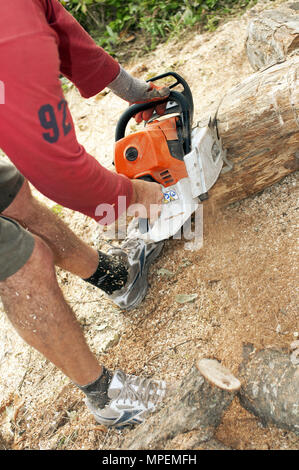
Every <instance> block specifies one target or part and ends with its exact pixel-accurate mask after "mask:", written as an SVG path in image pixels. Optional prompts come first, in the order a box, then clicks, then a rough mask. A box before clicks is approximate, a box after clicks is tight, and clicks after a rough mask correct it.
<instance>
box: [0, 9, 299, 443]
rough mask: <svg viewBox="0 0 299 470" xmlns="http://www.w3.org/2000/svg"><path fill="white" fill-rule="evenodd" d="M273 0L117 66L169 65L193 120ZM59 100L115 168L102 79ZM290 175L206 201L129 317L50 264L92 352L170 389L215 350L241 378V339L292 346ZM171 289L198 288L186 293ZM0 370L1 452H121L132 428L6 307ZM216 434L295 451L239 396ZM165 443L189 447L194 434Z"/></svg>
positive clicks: (115, 111)
mask: <svg viewBox="0 0 299 470" xmlns="http://www.w3.org/2000/svg"><path fill="white" fill-rule="evenodd" d="M280 3H284V2H281V1H278V2H267V1H264V2H260V3H259V4H258V5H257V6H256V7H254V8H253V9H252V10H249V11H247V12H246V13H245V14H244V15H243V16H242V17H238V18H235V19H232V20H230V21H228V22H225V23H224V24H223V25H222V26H220V28H219V29H218V30H217V31H216V32H212V33H204V34H200V33H194V35H193V37H189V38H188V39H186V41H185V42H180V43H176V42H171V43H167V44H164V45H161V46H160V47H159V48H158V49H157V50H156V51H154V52H153V53H151V54H150V55H148V56H146V57H143V58H142V60H140V59H139V60H138V63H137V62H135V63H134V62H131V63H130V64H123V65H125V66H126V68H127V69H128V70H131V71H132V72H133V73H134V74H135V75H136V76H139V77H141V78H145V79H147V78H148V77H150V76H152V75H154V74H158V73H162V72H164V71H167V70H175V71H177V72H178V73H180V74H181V75H183V76H184V77H185V78H186V79H187V80H188V83H189V85H190V87H191V89H192V92H193V96H194V103H195V122H196V120H198V119H200V117H202V116H204V115H206V114H207V113H208V112H211V113H212V112H213V110H214V109H215V108H216V106H217V104H218V103H219V101H220V99H221V98H222V96H223V95H224V94H225V93H226V91H227V90H229V89H230V88H231V87H232V86H234V85H236V84H237V83H239V82H240V81H241V80H242V79H243V78H245V77H247V76H248V75H250V74H251V73H253V71H252V69H251V67H250V65H249V63H248V61H247V58H246V54H245V51H244V41H245V37H246V28H247V24H248V22H249V21H250V19H251V18H252V17H253V16H254V15H255V14H257V13H258V11H260V10H261V9H265V8H267V7H268V8H269V6H270V7H272V6H273V5H276V4H280ZM67 99H68V102H69V105H70V108H71V111H72V113H73V117H74V120H75V125H76V129H77V135H78V140H79V141H80V143H82V144H83V145H84V146H85V147H86V149H87V150H88V151H89V152H90V153H91V154H92V155H94V156H95V157H96V158H97V159H98V160H99V161H100V162H101V163H102V164H103V165H105V166H108V167H110V168H111V160H112V155H113V137H114V130H115V125H116V123H117V120H118V118H119V116H120V114H121V112H122V111H123V110H124V109H125V108H126V106H127V105H126V103H124V102H122V101H121V100H120V99H119V98H117V97H115V96H113V95H112V93H107V90H106V92H104V93H101V94H100V95H98V96H97V97H95V98H92V99H89V100H83V99H82V98H81V97H80V96H79V94H78V92H77V90H76V89H74V88H72V89H71V90H70V91H69V92H67ZM297 180H298V174H292V175H290V176H288V177H286V178H285V179H284V180H283V181H281V182H279V183H278V184H275V185H274V186H272V187H271V188H268V189H266V190H264V191H263V192H262V193H260V194H258V195H256V196H254V197H251V198H248V199H246V200H244V201H242V202H239V203H236V204H233V205H231V206H229V207H227V208H226V209H225V210H222V211H221V212H219V211H218V212H217V211H216V212H214V213H213V214H211V213H209V212H208V211H207V210H204V243H203V247H202V248H201V249H200V250H198V251H189V250H186V249H185V243H184V241H180V240H168V241H167V242H165V246H164V249H163V252H162V254H161V256H160V257H159V259H158V260H157V261H156V263H155V264H154V265H153V266H152V268H151V270H150V274H149V281H150V289H149V292H148V294H147V296H146V299H145V301H144V302H143V304H142V305H141V306H140V307H139V308H137V309H135V310H133V311H132V312H129V313H125V314H124V313H123V312H121V311H120V310H119V309H118V308H117V307H116V306H114V305H113V304H112V303H111V302H110V301H109V300H107V299H106V298H105V296H104V295H103V294H102V293H101V292H100V291H99V290H96V289H95V288H93V287H92V286H87V285H86V284H85V283H84V282H83V281H82V280H80V279H78V278H76V277H74V276H72V275H71V274H69V273H65V272H63V271H60V270H58V271H57V275H58V280H59V284H60V286H61V288H62V290H63V292H64V295H65V298H66V299H67V301H68V302H69V303H70V305H71V306H72V307H73V309H74V311H75V313H76V316H77V318H78V320H79V322H80V324H81V325H82V328H83V330H84V332H85V334H86V338H87V341H88V343H89V344H90V347H91V349H92V350H93V351H94V352H95V353H96V354H97V356H98V358H99V360H100V361H102V362H103V363H105V365H106V366H107V367H109V368H111V369H115V368H123V369H124V370H125V371H127V372H130V373H135V374H145V375H147V376H153V377H156V378H163V379H165V380H166V381H167V382H168V383H170V384H172V385H173V386H175V384H176V383H179V382H180V381H181V379H182V378H183V377H184V375H185V374H186V372H187V371H188V370H189V369H190V368H191V365H192V364H193V362H194V361H195V360H197V359H198V358H202V357H215V358H217V359H218V360H220V361H221V362H222V364H224V365H225V366H226V367H228V368H229V369H230V370H231V371H232V372H233V373H234V374H235V375H236V376H238V367H239V365H240V363H241V362H242V350H243V345H244V344H246V343H252V344H253V345H254V347H255V348H256V349H259V348H270V347H279V348H286V349H289V347H290V344H291V342H292V341H294V340H296V339H298V335H299V316H298V295H297V289H298V270H297V266H298V261H297V254H298V252H297V240H296V235H297V233H296V229H297V226H298V212H297V209H298V208H297V204H298V185H297ZM37 197H39V198H40V199H41V200H44V202H45V203H46V204H48V205H49V206H50V207H53V206H54V203H53V202H52V201H48V200H46V199H45V198H43V197H42V196H41V195H40V194H37ZM58 212H59V214H58V216H59V217H62V218H63V219H64V220H65V221H66V222H67V223H68V224H69V225H70V226H71V227H72V229H73V230H74V231H75V232H76V233H77V234H79V235H80V236H81V237H82V238H83V239H85V240H86V241H87V242H88V243H90V244H92V245H94V246H95V247H97V248H101V249H104V250H105V249H106V248H107V246H108V245H107V243H106V242H105V241H103V239H101V238H100V233H99V229H98V227H97V225H96V223H95V222H94V221H92V220H90V219H88V218H87V217H85V216H83V215H81V214H78V213H73V212H72V211H70V210H67V209H62V210H58ZM178 294H197V297H196V298H195V299H193V302H190V303H185V304H180V303H178V302H177V300H176V299H177V298H176V296H177V295H178ZM0 378H1V380H0V449H19V450H22V449H37V450H38V449H118V448H120V446H121V443H122V440H123V437H124V435H126V433H127V432H129V431H128V430H126V431H115V430H108V429H106V428H105V427H103V426H99V425H97V424H96V422H95V421H94V419H93V417H92V416H91V415H90V414H89V412H88V411H87V409H86V407H85V405H84V402H83V396H82V394H81V392H79V391H78V390H77V389H76V387H75V386H74V385H73V384H72V383H70V381H69V379H67V378H66V377H64V376H63V374H62V373H61V372H60V371H58V370H57V369H56V368H55V367H54V366H53V365H52V364H50V363H49V362H48V361H47V360H45V359H44V358H43V357H42V356H41V355H40V354H39V353H37V352H36V351H34V350H32V349H31V348H30V347H29V346H27V345H26V344H25V343H24V342H23V341H22V340H21V339H20V338H19V337H18V335H17V334H16V332H15V331H14V329H13V328H12V326H11V325H10V323H9V322H8V320H7V318H6V316H5V314H4V312H3V311H2V309H1V308H0ZM215 437H216V438H217V439H218V440H219V441H220V442H222V443H223V444H225V445H226V446H228V447H231V448H233V449H241V450H242V449H271V450H272V449H298V448H299V439H298V437H296V436H295V434H293V433H291V432H288V431H285V430H282V429H278V428H275V427H274V426H273V427H263V426H262V424H261V423H260V422H259V420H258V419H257V418H255V417H254V416H253V415H251V414H250V413H248V412H247V411H245V410H244V409H243V408H242V407H241V406H240V404H239V402H238V399H237V398H235V399H234V401H233V402H232V404H231V406H230V407H229V408H228V410H227V411H226V412H225V414H224V416H223V420H222V422H221V424H220V426H219V428H218V429H217V432H216V436H215ZM168 448H172V449H191V448H192V433H190V435H189V434H186V436H184V439H180V440H178V439H174V441H173V442H171V443H170V444H168Z"/></svg>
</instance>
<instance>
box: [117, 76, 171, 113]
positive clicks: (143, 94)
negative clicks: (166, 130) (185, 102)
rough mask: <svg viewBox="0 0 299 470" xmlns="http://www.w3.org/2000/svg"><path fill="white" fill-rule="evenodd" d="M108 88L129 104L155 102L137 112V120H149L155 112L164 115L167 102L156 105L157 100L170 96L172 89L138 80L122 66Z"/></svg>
mask: <svg viewBox="0 0 299 470" xmlns="http://www.w3.org/2000/svg"><path fill="white" fill-rule="evenodd" d="M108 88H109V89H110V90H111V91H112V92H113V93H114V94H115V95H117V96H119V97H120V98H122V99H123V100H125V101H128V102H129V104H130V105H131V104H135V103H148V102H151V101H152V102H153V107H152V108H150V109H147V110H146V111H143V112H141V113H138V114H136V116H135V119H136V121H137V122H141V121H148V120H149V119H150V117H151V116H152V114H153V112H154V111H156V112H157V114H159V115H163V114H164V112H165V108H166V102H165V103H162V104H159V105H157V106H155V101H160V100H161V99H163V98H167V97H168V96H169V93H170V90H169V88H167V87H158V86H156V85H154V84H153V83H151V82H144V81H143V80H138V79H137V78H134V77H132V76H131V75H130V74H128V73H127V72H126V71H125V70H124V69H123V68H122V67H120V72H119V74H118V76H117V77H116V78H115V79H114V80H113V82H111V83H110V84H109V85H108Z"/></svg>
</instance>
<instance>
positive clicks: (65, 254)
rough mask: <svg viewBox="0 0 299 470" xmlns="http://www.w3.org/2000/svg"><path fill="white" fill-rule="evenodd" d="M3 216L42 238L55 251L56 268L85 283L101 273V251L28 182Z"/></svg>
mask: <svg viewBox="0 0 299 470" xmlns="http://www.w3.org/2000/svg"><path fill="white" fill-rule="evenodd" d="M3 215H5V216H7V217H11V218H12V219H14V220H16V221H18V222H19V223H20V224H21V225H22V226H23V227H25V228H26V229H29V231H30V232H31V233H33V234H36V235H38V236H39V237H40V238H42V239H43V240H44V241H45V242H46V243H47V245H48V246H49V247H50V248H51V250H52V252H53V255H54V264H55V265H56V266H59V267H61V268H63V269H65V270H66V271H70V272H71V273H73V274H75V275H77V276H80V277H81V278H83V279H86V278H88V277H90V276H91V275H92V274H93V273H94V272H95V270H96V269H97V266H98V263H99V261H98V253H97V251H96V250H94V249H93V248H92V247H90V246H89V245H88V244H87V243H85V242H83V241H82V240H81V239H80V238H79V237H77V235H75V234H74V232H72V230H71V229H70V228H69V227H68V226H67V225H66V224H65V223H64V222H63V221H62V220H61V218H60V217H58V216H56V215H55V214H53V212H52V211H51V210H50V209H48V208H47V207H46V206H45V205H43V204H41V203H40V202H39V201H37V199H35V198H34V197H33V196H32V194H31V191H30V187H29V184H28V182H27V181H25V182H24V184H23V186H22V188H21V189H20V191H19V193H18V194H17V196H16V197H15V199H14V200H13V202H12V203H11V204H10V206H9V207H8V208H7V209H6V210H5V211H4V212H3Z"/></svg>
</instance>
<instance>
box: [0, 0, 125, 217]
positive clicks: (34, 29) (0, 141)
mask: <svg viewBox="0 0 299 470" xmlns="http://www.w3.org/2000/svg"><path fill="white" fill-rule="evenodd" d="M119 70H120V68H119V64H118V63H117V62H116V61H115V60H114V59H113V58H112V57H111V56H109V55H108V54H107V53H106V52H105V51H104V50H103V49H101V48H100V47H98V46H97V45H96V44H95V42H94V41H93V40H92V39H91V38H90V36H89V35H88V34H87V33H86V32H85V30H84V29H83V28H82V27H81V26H80V25H79V24H78V22H77V21H75V20H74V18H73V17H72V16H71V15H70V14H69V13H68V12H67V11H66V10H65V9H64V8H63V6H62V5H61V4H60V3H59V2H58V0H13V1H11V0H9V1H7V0H0V85H1V87H0V92H1V97H2V101H1V97H0V148H1V149H2V150H3V151H4V152H5V153H6V154H7V155H8V157H9V158H10V160H11V161H12V162H13V163H14V165H15V166H16V167H17V168H18V169H19V171H20V172H21V173H22V174H23V175H24V176H25V177H26V178H27V179H28V180H29V181H30V182H31V183H32V184H33V185H34V186H35V187H36V188H37V189H38V190H39V191H40V192H41V193H43V194H44V195H45V196H47V197H48V198H50V199H52V200H53V201H55V202H57V203H59V204H61V205H63V206H65V207H68V208H70V209H73V210H76V211H79V212H82V213H83V214H86V215H88V216H90V217H92V218H94V219H95V220H99V217H97V216H96V215H95V213H96V208H97V206H98V205H99V204H102V203H105V204H110V205H111V206H112V207H114V208H115V212H116V217H115V218H117V217H118V216H119V215H120V211H123V210H124V208H125V207H123V208H122V209H121V208H119V210H118V196H119V195H122V196H126V206H128V205H129V203H130V201H131V197H132V183H131V181H130V180H129V179H128V178H126V177H124V176H121V175H118V174H116V173H113V172H111V171H109V170H107V169H105V168H104V167H102V166H101V165H100V164H99V163H98V162H97V161H96V159H95V158H93V157H92V156H91V155H89V154H88V153H87V152H86V151H85V149H84V148H83V147H82V145H80V144H79V143H78V141H77V139H76V135H75V130H74V125H73V121H72V117H71V114H70V112H69V109H68V105H67V102H66V101H65V98H64V96H63V91H62V88H61V84H60V80H59V76H60V73H62V74H63V75H65V76H66V77H68V78H69V79H70V80H71V81H72V82H73V83H74V84H75V85H76V86H77V87H78V89H79V91H80V93H81V94H82V96H84V97H86V98H88V97H91V96H93V95H95V94H97V93H98V92H100V91H101V90H102V89H103V88H105V87H106V86H107V85H108V84H109V83H110V82H111V81H113V80H114V78H116V76H117V75H118V73H119ZM3 91H4V96H3ZM3 98H5V103H4V104H1V103H2V102H3ZM122 205H123V204H122ZM110 219H111V217H110ZM105 220H107V218H105ZM111 221H112V220H109V223H110V222H111Z"/></svg>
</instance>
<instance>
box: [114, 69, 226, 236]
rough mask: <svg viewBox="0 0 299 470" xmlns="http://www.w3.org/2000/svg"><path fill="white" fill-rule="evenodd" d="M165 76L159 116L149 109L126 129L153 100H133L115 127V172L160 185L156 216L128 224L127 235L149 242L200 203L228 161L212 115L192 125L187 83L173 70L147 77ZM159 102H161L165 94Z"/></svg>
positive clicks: (169, 232) (174, 229) (174, 228)
mask: <svg viewBox="0 0 299 470" xmlns="http://www.w3.org/2000/svg"><path fill="white" fill-rule="evenodd" d="M166 77H171V79H172V80H174V83H172V84H171V85H170V86H169V88H170V94H169V96H168V98H167V99H166V100H167V104H166V110H165V112H164V114H163V116H159V115H158V114H157V113H155V112H154V114H153V115H152V117H151V118H150V120H149V121H147V122H145V125H144V127H143V129H142V130H140V131H137V132H133V133H131V134H129V135H126V128H127V125H128V123H129V121H130V119H131V118H132V117H133V116H135V115H136V114H137V113H138V112H141V111H145V110H146V109H149V108H151V107H152V106H153V104H152V103H143V104H134V105H132V106H130V107H129V108H127V110H126V111H125V112H124V113H123V114H122V115H121V117H120V119H119V121H118V123H117V126H116V131H115V147H114V165H115V169H116V171H117V173H120V174H123V175H126V176H127V177H128V178H130V179H134V178H140V179H143V180H146V181H154V182H157V183H160V185H161V187H162V191H163V204H162V210H161V213H160V216H159V217H158V218H157V219H156V220H155V222H154V223H152V224H149V222H148V219H138V224H136V223H135V222H136V221H135V222H133V223H132V224H131V228H130V226H129V227H128V236H129V237H131V238H136V237H139V238H143V239H145V240H148V241H154V242H158V241H161V240H165V239H168V238H170V237H172V236H174V235H175V234H177V233H178V232H179V231H180V229H181V227H182V226H183V225H184V224H185V223H186V221H187V220H189V219H190V217H191V216H192V214H193V213H194V212H195V211H196V210H197V208H198V206H199V204H201V203H202V202H203V201H204V200H205V199H207V198H208V191H209V189H210V188H211V187H212V186H213V185H214V184H215V182H216V181H217V179H218V177H219V175H220V173H221V171H222V167H223V163H224V162H227V160H226V152H225V151H224V150H223V148H222V143H221V140H220V139H219V136H218V132H217V121H216V118H215V119H213V120H212V119H210V121H209V123H208V125H206V126H205V127H199V126H195V127H194V128H192V122H193V111H194V104H193V98H192V93H191V90H190V87H189V85H188V84H187V82H186V81H185V80H184V79H183V78H182V77H181V76H180V75H178V74H177V73H175V72H166V73H164V74H162V75H158V76H156V77H154V78H151V79H150V81H151V82H154V81H157V80H160V79H164V78H166ZM168 80H169V78H168ZM174 88H176V89H175V90H174ZM161 102H164V103H165V98H164V100H162V101H161ZM158 103H159V102H158ZM158 103H157V102H156V103H155V104H158ZM132 227H134V229H132Z"/></svg>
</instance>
